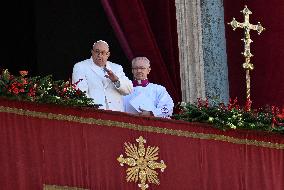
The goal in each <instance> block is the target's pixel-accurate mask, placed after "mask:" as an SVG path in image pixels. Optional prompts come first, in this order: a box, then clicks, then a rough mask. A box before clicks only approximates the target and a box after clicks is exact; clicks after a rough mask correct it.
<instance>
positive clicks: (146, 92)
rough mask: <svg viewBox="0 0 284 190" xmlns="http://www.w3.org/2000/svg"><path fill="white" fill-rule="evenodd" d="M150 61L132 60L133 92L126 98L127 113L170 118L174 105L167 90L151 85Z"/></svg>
mask: <svg viewBox="0 0 284 190" xmlns="http://www.w3.org/2000/svg"><path fill="white" fill-rule="evenodd" d="M150 70H151V68H150V61H149V60H148V59H147V58H146V57H136V58H134V59H133V60H132V73H133V76H134V80H133V86H134V88H133V91H132V93H131V94H129V95H127V96H125V97H124V108H125V111H126V112H128V113H132V114H137V115H145V116H150V115H152V116H155V117H163V118H170V116H172V113H173V107H174V103H173V100H172V98H171V96H170V95H169V93H168V92H167V90H166V88H165V87H163V86H161V85H158V84H153V83H149V81H148V79H147V76H148V74H149V73H150Z"/></svg>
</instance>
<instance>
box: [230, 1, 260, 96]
mask: <svg viewBox="0 0 284 190" xmlns="http://www.w3.org/2000/svg"><path fill="white" fill-rule="evenodd" d="M241 12H242V13H243V15H244V17H245V21H244V22H243V23H240V22H238V21H236V19H235V18H233V20H232V21H231V22H230V23H228V24H230V25H231V26H232V27H233V30H236V29H237V28H243V29H244V30H245V38H244V39H242V41H244V46H245V47H244V52H242V54H243V55H244V57H245V63H243V68H244V69H245V70H246V88H247V89H246V98H247V100H250V74H249V71H251V70H253V69H254V66H253V64H252V63H250V58H251V57H252V56H253V55H252V54H251V52H250V44H251V43H252V42H253V41H252V40H251V39H250V30H256V31H257V33H258V34H260V33H261V32H262V31H263V30H265V28H264V27H262V25H261V24H260V22H258V23H257V25H253V24H251V23H250V22H249V15H250V14H252V12H251V11H250V10H249V9H248V8H247V6H246V5H245V8H244V9H243V10H242V11H241Z"/></svg>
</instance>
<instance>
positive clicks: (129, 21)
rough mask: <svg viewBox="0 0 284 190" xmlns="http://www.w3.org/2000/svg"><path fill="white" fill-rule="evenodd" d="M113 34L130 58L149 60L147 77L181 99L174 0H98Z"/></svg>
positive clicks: (176, 99)
mask: <svg viewBox="0 0 284 190" xmlns="http://www.w3.org/2000/svg"><path fill="white" fill-rule="evenodd" d="M101 2H102V5H103V7H104V9H105V12H106V14H107V15H108V18H109V21H110V23H111V25H112V26H113V29H114V31H115V33H116V36H117V38H118V40H119V42H120V44H121V47H122V48H123V49H124V52H125V54H126V55H127V57H128V58H129V60H131V59H132V58H133V57H134V56H146V57H148V58H149V59H150V61H151V67H152V72H151V73H150V76H149V78H150V80H151V81H152V82H154V83H158V84H162V85H164V86H165V87H166V88H167V90H168V91H169V93H170V94H171V96H172V98H173V99H174V102H175V103H177V102H180V101H181V90H180V75H179V73H180V70H179V57H178V43H177V41H178V37H177V26H176V14H175V2H174V1H171V0H155V1H153V0H143V1H141V0H125V1H123V3H122V1H120V0H101Z"/></svg>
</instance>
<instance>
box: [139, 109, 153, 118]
mask: <svg viewBox="0 0 284 190" xmlns="http://www.w3.org/2000/svg"><path fill="white" fill-rule="evenodd" d="M139 110H140V111H141V112H140V113H139V114H138V115H141V116H154V114H153V113H152V112H151V111H146V110H143V109H142V108H139Z"/></svg>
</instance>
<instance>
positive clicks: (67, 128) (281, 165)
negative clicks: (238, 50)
mask: <svg viewBox="0 0 284 190" xmlns="http://www.w3.org/2000/svg"><path fill="white" fill-rule="evenodd" d="M0 121H1V122H0V167H1V174H0V187H1V189H5V190H14V189H21V190H39V189H42V186H43V184H52V185H60V186H69V187H81V188H86V189H91V190H92V189H96V190H100V189H103V190H105V189H117V190H118V189H124V190H127V189H129V190H130V189H133V190H134V189H139V188H138V187H137V184H135V183H133V182H131V183H127V182H126V179H125V177H126V168H127V167H121V166H120V165H119V163H118V161H117V160H116V159H117V157H118V156H119V155H120V154H123V155H124V157H125V156H126V155H125V152H124V148H123V146H124V142H130V143H134V144H135V139H137V138H138V137H139V136H143V137H144V138H145V139H146V140H147V142H146V145H145V146H146V147H147V146H158V147H159V148H160V149H159V155H158V157H159V159H158V161H160V160H164V162H165V163H166V165H167V168H166V169H165V172H164V173H160V172H159V179H160V182H161V184H160V185H159V186H157V185H153V184H151V185H150V189H163V190H167V189H169V190H172V189H179V190H183V189H184V190H185V189H186V190H195V189H196V190H202V189H204V190H210V189H212V190H216V189H258V190H266V189H267V190H268V189H269V190H270V189H273V190H282V189H283V187H284V181H283V179H284V138H283V136H281V135H276V134H270V133H261V132H253V131H237V130H231V131H219V130H217V129H214V128H211V127H210V126H208V125H203V124H196V123H186V122H181V121H173V120H167V119H158V118H143V117H136V116H131V115H128V114H124V113H118V112H109V111H92V110H88V109H87V110H86V109H83V110H82V109H80V108H77V109H75V108H65V107H58V106H50V105H40V106H39V105H33V104H30V103H23V102H11V101H8V102H7V101H5V100H0Z"/></svg>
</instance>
